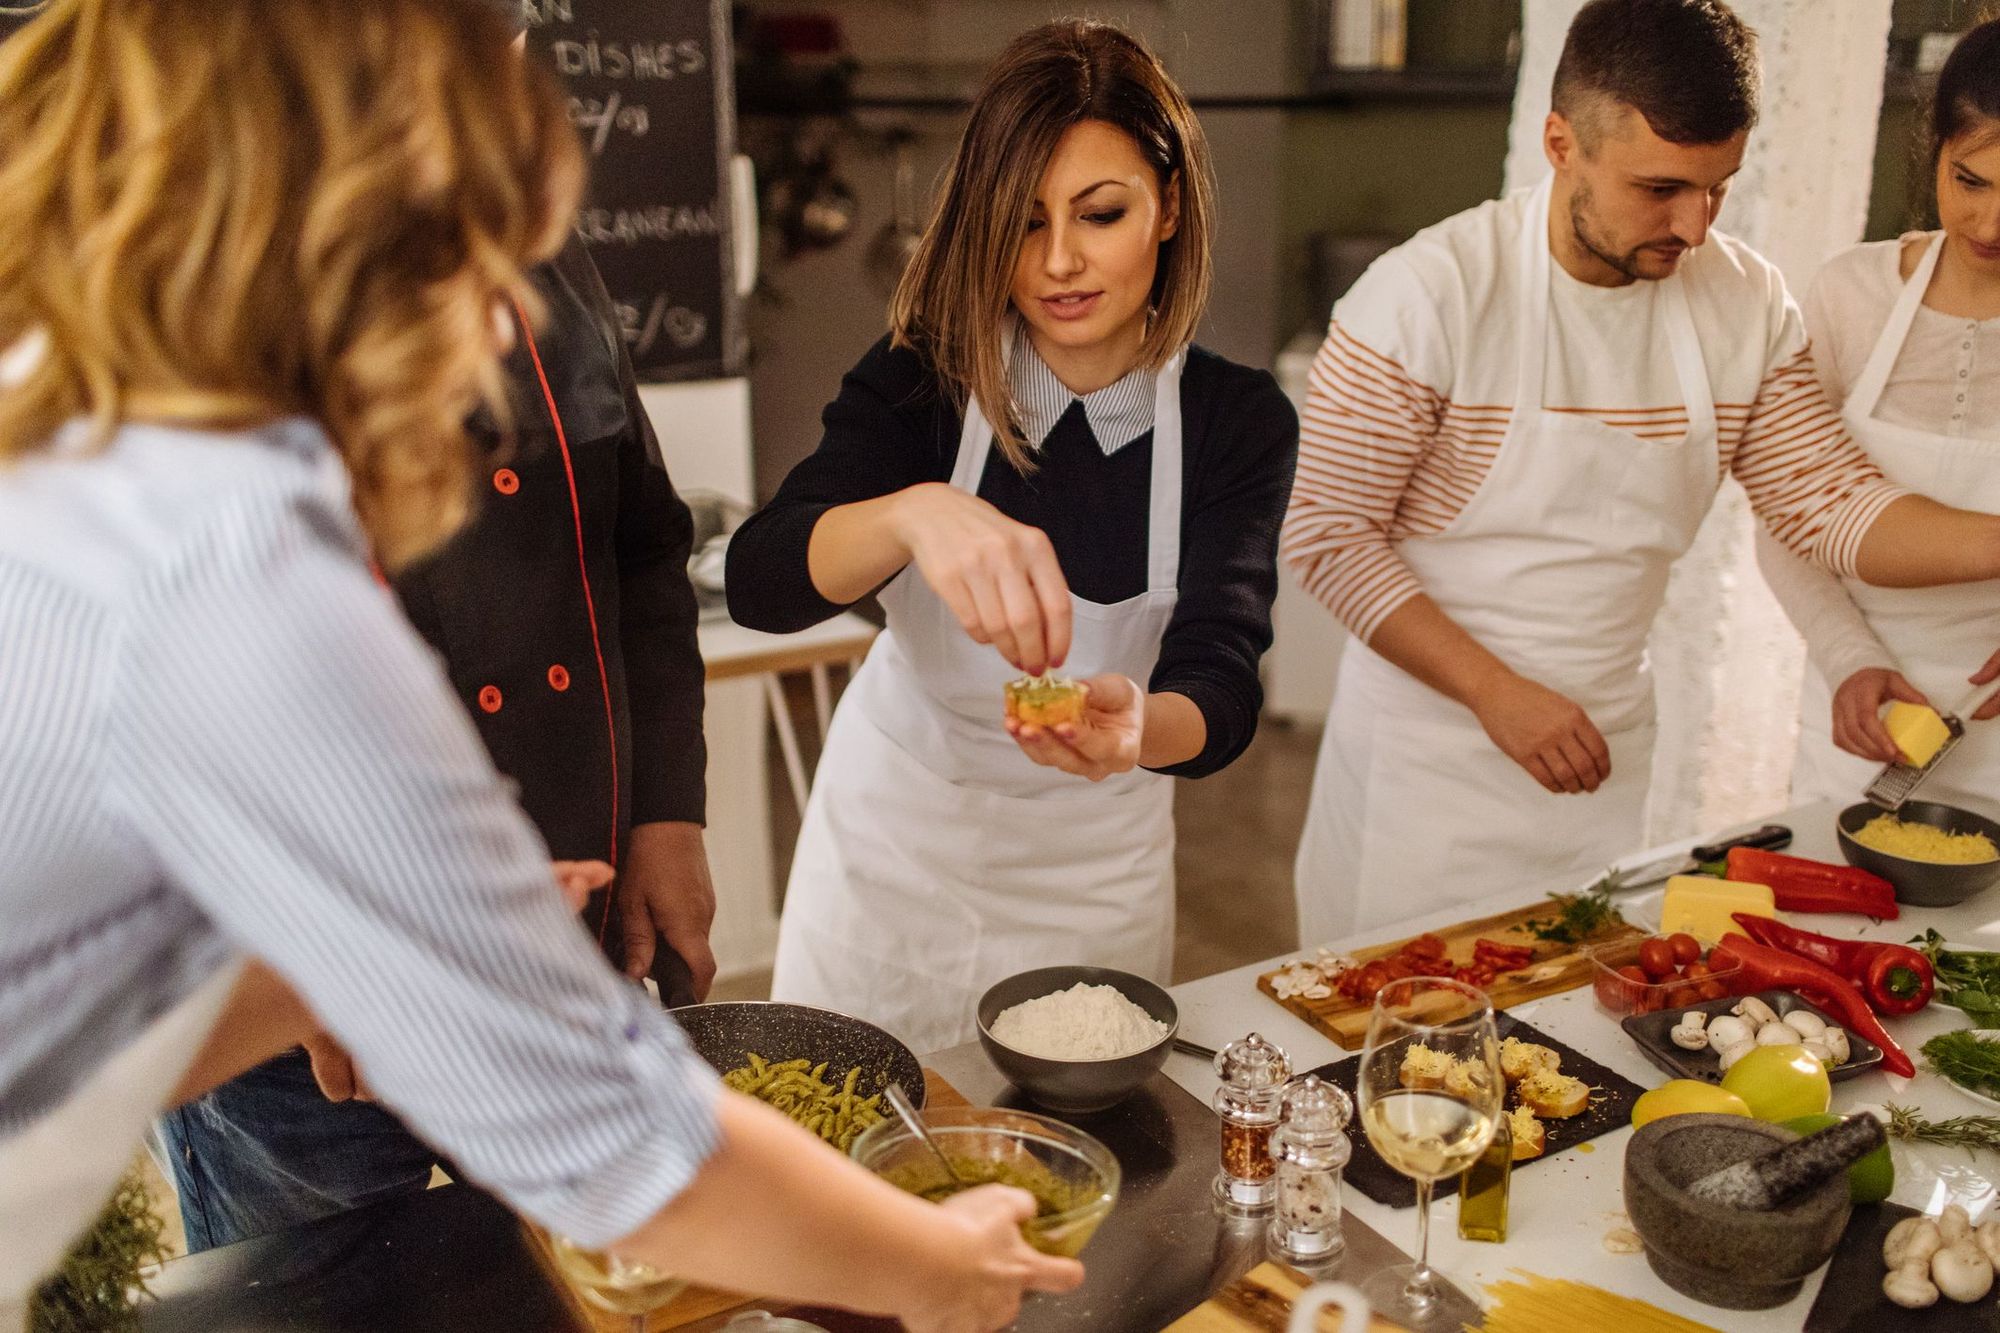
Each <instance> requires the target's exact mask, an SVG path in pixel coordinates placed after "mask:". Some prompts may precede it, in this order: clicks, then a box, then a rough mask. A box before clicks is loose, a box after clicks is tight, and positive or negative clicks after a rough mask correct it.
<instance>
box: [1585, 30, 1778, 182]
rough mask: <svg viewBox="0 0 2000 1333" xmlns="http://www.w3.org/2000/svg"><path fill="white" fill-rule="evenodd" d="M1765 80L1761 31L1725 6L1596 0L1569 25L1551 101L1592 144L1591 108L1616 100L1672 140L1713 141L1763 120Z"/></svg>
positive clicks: (1657, 132) (1691, 142)
mask: <svg viewBox="0 0 2000 1333" xmlns="http://www.w3.org/2000/svg"><path fill="white" fill-rule="evenodd" d="M1762 83H1763V76H1762V74H1761V73H1760V71H1759V69H1758V65H1757V34H1756V33H1755V32H1753V31H1751V29H1750V27H1749V25H1747V24H1745V23H1744V22H1743V20H1742V19H1740V18H1738V17H1736V14H1735V12H1734V11H1733V10H1731V9H1730V8H1729V6H1728V5H1726V4H1723V3H1722V0H1591V3H1589V4H1587V5H1585V6H1584V7H1583V8H1582V9H1581V10H1579V11H1578V12H1577V16H1576V19H1575V21H1574V22H1572V23H1571V24H1570V25H1569V37H1568V38H1567V39H1566V40H1565V41H1564V42H1563V49H1562V58H1561V59H1560V60H1558V61H1557V62H1556V77H1555V85H1554V88H1553V93H1552V97H1551V104H1552V105H1553V106H1554V108H1555V110H1556V111H1557V112H1559V113H1560V114H1561V115H1563V116H1564V117H1566V118H1567V119H1568V120H1569V121H1571V123H1573V124H1576V125H1577V128H1578V133H1579V134H1580V135H1583V136H1584V137H1585V138H1586V141H1588V139H1589V137H1590V135H1591V134H1592V132H1593V130H1592V127H1591V125H1590V122H1591V121H1592V120H1593V112H1594V111H1595V110H1596V108H1595V107H1593V105H1592V103H1593V102H1595V101H1597V100H1598V99H1605V98H1608V99H1610V100H1612V101H1615V102H1619V103H1622V104H1623V105H1625V106H1629V107H1631V108H1632V109H1633V110H1635V111H1637V112H1638V113H1639V114H1640V115H1642V116H1644V117H1645V118H1646V124H1647V125H1649V126H1650V127H1651V128H1652V131H1653V133H1655V134H1657V135H1659V136H1660V137H1661V138H1662V139H1665V140H1667V141H1668V142H1669V143H1678V144H1711V143H1721V142H1722V141H1723V140H1724V139H1727V138H1729V137H1730V136H1732V135H1734V134H1737V133H1738V132H1740V131H1743V130H1747V129H1749V128H1750V127H1751V126H1753V125H1755V124H1756V123H1757V96H1758V92H1759V89H1760V88H1761V86H1762ZM1586 146H1587V142H1586Z"/></svg>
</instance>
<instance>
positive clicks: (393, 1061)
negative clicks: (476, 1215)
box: [0, 421, 717, 1244]
mask: <svg viewBox="0 0 2000 1333" xmlns="http://www.w3.org/2000/svg"><path fill="white" fill-rule="evenodd" d="M75 439H76V436H75V435H73V434H71V435H67V436H65V437H64V441H67V442H72V443H73V442H74V440H75ZM64 441H59V442H58V446H57V447H56V448H55V449H53V450H50V451H46V452H42V453H39V454H33V455H30V456H29V457H28V458H27V459H26V460H25V461H22V462H20V463H18V464H17V465H14V466H12V467H0V1137H4V1136H6V1135H8V1134H10V1133H12V1132H14V1131H16V1130H18V1129H19V1128H21V1127H22V1126H23V1125H25V1124H26V1123H28V1122H29V1121H31V1120H32V1119H34V1118H35V1117H36V1116H38V1115H39V1114H41V1113H43V1112H45V1111H48V1110H49V1109H51V1108H53V1107H54V1106H56V1105H57V1104H58V1103H60V1102H61V1101H62V1100H63V1099H64V1098H65V1097H66V1096H67V1095H68V1094H69V1093H70V1092H71V1091H73V1090H74V1089H75V1088H76V1087H77V1085H78V1084H79V1083H80V1082H81V1081H82V1080H83V1078H84V1077H85V1076H86V1075H88V1074H89V1073H90V1072H91V1071H92V1070H94V1069H95V1068H96V1067H97V1066H99V1065H100V1064H101V1063H102V1062H103V1061H104V1060H105V1059H106V1058H107V1057H109V1056H110V1055H111V1054H112V1053H114V1052H115V1051H117V1050H119V1049H120V1048H122V1047H123V1046H124V1045H126V1044H127V1043H128V1042H130V1041H131V1039H132V1038H133V1037H134V1036H135V1035H136V1034H137V1033H139V1032H140V1030H141V1029H142V1028H144V1027H145V1026H146V1025H147V1024H148V1023H149V1022H151V1021H152V1020H153V1019H155V1018H157V1017H159V1016H160V1015H161V1014H163V1013H164V1012H166V1011H167V1010H168V1009H169V1008H171V1007H172V1006H173V1005H174V1004H175V1003H177V1002H178V1001H179V1000H181V999H182V998H184V997H186V996H187V995H188V994H190V993H191V992H192V991H193V990H194V989H195V987H197V986H198V985H199V984H200V983H201V982H202V980H203V979H204V978H206V977H208V976H211V975H213V973H214V971H215V970H216V969H217V968H218V967H219V966H221V965H222V964H223V963H224V962H225V961H226V960H227V959H229V958H230V957H231V956H233V955H235V954H239V953H241V954H249V955H252V956H255V957H257V958H261V959H263V960H264V961H265V962H267V963H268V964H270V965H271V966H272V967H273V968H274V969H276V970H277V971H278V972H279V973H280V974H281V975H282V976H283V977H285V979H286V980H287V981H289V982H290V983H291V984H292V986H293V987H294V988H295V989H296V990H297V991H298V992H299V994H300V995H301V996H302V997H303V998H304V999H305V1000H306V1002H307V1003H308V1004H310V1005H311V1006H312V1008H313V1010H314V1012H315V1013H317V1014H318V1015H319V1016H320V1017H321V1019H322V1020H323V1021H324V1022H325V1023H326V1025H327V1026H328V1028H329V1029H331V1031H332V1032H333V1034H334V1035H335V1036H336V1037H338V1038H339V1039H340V1040H341V1041H343V1042H344V1043H346V1045H347V1047H348V1048H349V1050H350V1051H351V1052H352V1053H353V1055H354V1057H355V1059H356V1061H357V1063H358V1064H359V1065H360V1066H361V1068H362V1069H363V1070H364V1071H365V1073H366V1075H367V1078H368V1081H369V1082H370V1084H371V1085H372V1086H373V1088H374V1089H375V1091H376V1093H377V1095H378V1096H379V1097H380V1098H381V1099H382V1101H383V1102H384V1103H385V1104H386V1105H387V1106H389V1107H390V1108H391V1109H393V1110H394V1111H395V1112H396V1113H397V1114H398V1115H399V1116H401V1117H402V1118H403V1119H404V1120H405V1121H406V1122H407V1123H408V1124H409V1126H410V1128H411V1129H412V1130H414V1131H415V1132H416V1133H418V1134H419V1135H421V1136H422V1137H423V1138H425V1139H426V1140H428V1141H429V1142H430V1143H431V1144H433V1145H434V1146H436V1147H437V1148H438V1149H440V1150H441V1151H443V1152H444V1153H446V1154H447V1155H449V1156H450V1157H451V1158H452V1159H453V1160H455V1161H456V1162H458V1164H459V1165H460V1166H461V1167H462V1168H463V1169H464V1170H465V1172H466V1173H467V1175H469V1176H470V1177H471V1178H472V1179H474V1180H476V1181H478V1182H480V1183H482V1184H484V1185H485V1186H487V1187H488V1188H490V1189H492V1190H493V1191H494V1192H495V1193H497V1194H499V1195H500V1196H501V1197H502V1198H503V1199H505V1200H506V1201H507V1202H508V1203H509V1204H511V1205H512V1206H514V1207H515V1208H516V1209H518V1210H519V1211H521V1212H522V1213H524V1214H526V1215H527V1216H529V1217H531V1218H533V1219H535V1220H536V1221H538V1222H541V1223H542V1224H544V1225H546V1226H548V1227H550V1228H552V1229H554V1230H557V1231H560V1232H563V1233H565V1234H568V1235H570V1236H573V1237H575V1238H576V1239H577V1240H579V1241H581V1242H583V1243H586V1244H601V1243H603V1242H605V1241H609V1240H612V1239H615V1238H617V1237H619V1236H622V1235H625V1234H628V1233H630V1232H631V1231H632V1230H633V1229H634V1228H635V1227H637V1226H638V1225H639V1224H640V1223H641V1222H642V1221H644V1220H645V1219H646V1218H647V1217H649V1216H651V1215H652V1214H653V1213H654V1212H656V1211H657V1210H658V1209H659V1208H660V1207H661V1205H662V1204H664V1203H665V1202H666V1201H667V1200H668V1199H669V1198H671V1197H672V1196H673V1195H674V1194H675V1193H677V1192H678V1191H679V1190H680V1189H681V1187H682V1186H683V1185H685V1184H686V1183H687V1181H688V1179H689V1178H690V1176H691V1175H692V1174H693V1173H694V1171H695V1170H696V1169H698V1167H699V1166H700V1164H701V1163H702V1161H703V1160H705V1158H706V1156H707V1155H708V1153H709V1152H710V1151H711V1150H712V1148H713V1146H714V1143H715V1139H716V1129H715V1121H714V1099H715V1097H716V1095H717V1094H716V1088H717V1084H716V1081H715V1079H714V1076H713V1074H712V1073H711V1072H710V1071H709V1070H708V1069H707V1067H706V1066H705V1065H703V1064H702V1063H701V1061H700V1060H699V1058H698V1057H696V1056H695V1055H693V1053H692V1052H691V1051H690V1050H689V1048H688V1046H687V1043H686V1040H685V1038H683V1036H682V1035H681V1033H680V1031H679V1029H678V1028H677V1027H676V1026H675V1025H674V1023H673V1022H672V1021H671V1020H670V1019H668V1018H667V1017H666V1016H665V1015H664V1014H663V1013H661V1011H660V1010H659V1009H658V1008H657V1006H655V1005H654V1004H653V1003H652V1002H651V1001H650V1000H649V999H647V997H646V996H645V994H644V993H643V992H641V991H640V990H638V989H636V988H635V987H633V986H631V985H630V984H628V983H626V982H624V981H622V980H620V979H619V978H617V977H616V976H614V975H613V974H612V972H611V971H610V970H609V968H608V967H607V966H606V965H605V963H604V960H603V959H602V957H601V956H600V955H599V954H598V952H597V949H596V948H595V946H594V945H593V944H592V942H591V941H590V940H589V939H588V937H587V936H586V935H585V933H584V932H583V930H582V929H581V928H580V926H579V925H578V923H577V922H576V920H575V918H574V917H572V916H571V915H570V914H569V913H568V911H567V910H566V908H565V907H564V904H563V902H562V899H561V897H560V895H559V894H558V893H557V891H556V889H555V888H554V886H553V884H552V882H551V877H550V874H549V867H548V854H547V851H546V850H545V848H544V847H543V846H542V844H541V841H540V839H539V838H538V837H537V836H536V834H535V832H534V830H533V828H532V827H531V826H530V825H529V823H528V821H527V820H526V818H525V817H524V816H523V815H522V814H521V813H520V811H519V810H518V809H517V808H516V806H515V805H514V802H513V800H512V798H511V796H510V794H509V791H508V789H507V787H506V785H505V784H504V782H503V780H502V779H501V778H500V777H499V775H498V774H496V773H495V771H494V769H493V766H492V764H491V762H490V761H489V760H488V758H487V756H486V752H485V750H484V749H483V748H482V747H481V745H480V743H479V740H478V737H477V736H476V734H475V733H474V731H473V728H472V725H471V722H470V721H469V720H468V719H467V718H466V716H465V714H464V712H463V711H462V710H461V708H460V706H459V705H458V703H457V701H456V700H455V699H454V698H453V696H452V694H451V691H450V688H449V686H448V685H447V684H446V681H445V678H444V676H443V674H442V671H441V669H440V666H439V663H438V662H437V660H436V658H435V657H434V656H433V655H432V654H431V652H430V650H429V649H428V648H426V647H425V646H424V645H423V643H422V642H421V641H420V640H419V639H418V638H417V636H416V634H415V633H414V632H413V631H411V630H410V628H409V627H408V626H407V625H406V624H405V623H404V621H403V618H402V615H401V613H400V612H399V611H398V609H397V607H396V604H395V602H394V600H393V598H392V597H391V595H390V594H389V592H388V591H387V590H386V589H384V588H383V587H381V586H380V585H379V584H378V583H377V582H376V581H375V579H374V578H373V577H372V575H371V574H370V572H369V569H368V565H367V561H366V558H365V552H364V545H363V541H362V537H361V533H360V531H359V527H358V525H357V523H356V521H355V519H354V517H353V514H352V511H351V509H350V506H349V497H348V491H347V485H346V478H345V473H344V471H343V469H342V466H341V464H340V461H339V460H338V458H337V457H336V456H335V455H334V453H333V451H332V449H331V448H330V447H329V445H328V443H327V441H326V438H325V436H324V435H323V434H322V433H321V432H320V430H319V429H318V427H316V426H314V425H311V424H309V423H304V422H297V421H294V422H286V423H280V424H278V425H274V426H272V427H269V428H266V429H263V430H260V431H256V432H251V433H245V434H218V433H209V432H200V431H191V430H172V429H165V428H159V427H148V426H129V427H126V428H125V429H123V430H122V431H120V432H119V434H118V435H117V436H116V438H115V439H114V440H113V441H112V443H111V445H110V446H109V448H108V449H107V450H106V451H104V452H102V453H99V454H91V455H86V454H83V453H81V452H80V451H78V450H76V449H74V448H66V447H63V446H64Z"/></svg>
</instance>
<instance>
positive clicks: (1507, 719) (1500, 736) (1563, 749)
mask: <svg viewBox="0 0 2000 1333" xmlns="http://www.w3.org/2000/svg"><path fill="white" fill-rule="evenodd" d="M1473 712H1474V715H1475V716H1477V717H1478V719H1479V724H1480V726H1482V727H1484V728H1485V729H1486V734H1487V736H1488V737H1490V738H1491V739H1492V741H1493V743H1494V744H1495V745H1497V746H1499V747H1500V749H1501V750H1502V751H1503V752H1504V753H1505V754H1506V755H1507V757H1508V758H1509V759H1512V760H1513V761H1514V762H1515V763H1517V764H1519V765H1520V766H1521V767H1522V768H1524V769H1526V770H1527V771H1528V776H1529V777H1532V778H1533V779H1534V780H1535V781H1537V782H1539V783H1541V784H1542V786H1543V787H1545V788H1547V789H1548V790H1549V791H1552V792H1554V793H1556V794H1557V795H1559V796H1560V795H1564V794H1570V795H1574V794H1576V793H1579V792H1593V791H1596V790H1597V789H1598V788H1599V787H1600V786H1602V785H1604V781H1605V779H1607V778H1609V777H1610V776H1611V750H1610V747H1608V746H1607V745H1605V743H1604V735H1603V733H1602V732H1600V731H1598V729H1597V724H1596V723H1594V722H1592V721H1591V720H1590V715H1589V714H1588V713H1586V712H1584V711H1583V708H1582V707H1581V706H1580V705H1579V704H1577V703H1576V701H1575V700H1573V699H1571V698H1569V697H1568V696H1567V695H1564V694H1559V693H1557V692H1556V691H1555V690H1552V689H1550V688H1549V687H1548V686H1546V685H1541V684H1538V683H1536V682H1535V681H1532V680H1529V679H1528V678H1527V677H1525V676H1519V675H1515V674H1513V673H1511V672H1509V673H1507V674H1506V675H1504V676H1502V677H1500V678H1499V679H1498V680H1496V681H1494V682H1493V683H1492V684H1491V685H1490V686H1488V687H1487V688H1485V689H1483V690H1482V691H1481V692H1480V695H1479V697H1478V699H1477V701H1476V702H1475V704H1474V705H1473Z"/></svg>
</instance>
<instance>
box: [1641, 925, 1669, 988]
mask: <svg viewBox="0 0 2000 1333" xmlns="http://www.w3.org/2000/svg"><path fill="white" fill-rule="evenodd" d="M1639 966H1640V967H1643V968H1645V969H1646V975H1647V977H1649V978H1651V979H1652V980H1654V981H1659V980H1662V979H1663V978H1666V977H1670V976H1672V975H1673V971H1674V946H1673V945H1671V944H1669V943H1667V942H1666V941H1665V940H1664V939H1661V938H1660V937H1659V936H1658V935H1655V936H1653V938H1651V939H1649V940H1647V941H1646V942H1645V943H1643V944H1641V945H1640V946H1639Z"/></svg>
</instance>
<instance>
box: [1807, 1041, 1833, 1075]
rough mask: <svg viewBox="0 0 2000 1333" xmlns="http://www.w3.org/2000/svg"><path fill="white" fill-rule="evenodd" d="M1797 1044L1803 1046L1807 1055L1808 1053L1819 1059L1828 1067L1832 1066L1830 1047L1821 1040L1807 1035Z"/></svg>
mask: <svg viewBox="0 0 2000 1333" xmlns="http://www.w3.org/2000/svg"><path fill="white" fill-rule="evenodd" d="M1799 1045H1801V1046H1803V1047H1805V1051H1806V1054H1807V1055H1810V1056H1811V1057H1812V1058H1813V1059H1815V1060H1817V1061H1819V1062H1820V1063H1821V1064H1823V1065H1825V1066H1826V1067H1827V1068H1828V1069H1831V1068H1833V1065H1834V1060H1833V1051H1832V1049H1831V1048H1829V1047H1828V1046H1827V1044H1826V1043H1825V1042H1823V1041H1821V1040H1820V1039H1819V1038H1818V1037H1807V1038H1806V1039H1805V1040H1804V1041H1802V1042H1800V1043H1799Z"/></svg>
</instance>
